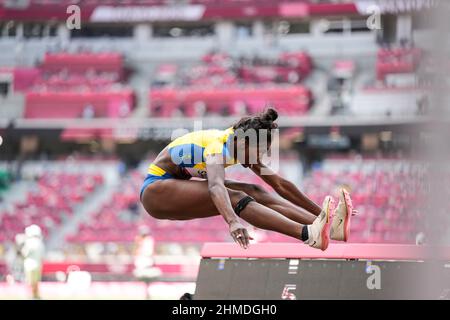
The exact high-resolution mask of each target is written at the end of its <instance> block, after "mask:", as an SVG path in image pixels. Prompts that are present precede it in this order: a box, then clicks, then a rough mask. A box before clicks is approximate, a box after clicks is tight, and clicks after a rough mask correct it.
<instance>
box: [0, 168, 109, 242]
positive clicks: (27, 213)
mask: <svg viewBox="0 0 450 320" xmlns="http://www.w3.org/2000/svg"><path fill="white" fill-rule="evenodd" d="M102 181H103V177H102V176H101V175H100V174H73V173H51V172H48V173H45V174H44V175H42V176H41V177H39V179H38V180H37V182H36V184H35V185H33V187H32V188H31V189H30V190H28V192H27V194H26V196H25V201H23V202H18V203H14V204H13V207H12V208H7V209H4V211H3V212H1V213H0V242H3V241H12V240H13V239H14V236H15V235H16V234H18V233H21V232H23V230H24V228H25V227H26V226H28V225H30V224H33V223H35V224H38V225H39V226H41V228H42V229H43V232H44V234H45V235H48V234H49V232H50V230H52V229H53V228H55V227H57V226H58V225H60V224H61V222H62V221H63V219H64V218H65V217H68V216H71V215H72V214H73V213H74V206H75V205H77V204H80V203H81V202H82V201H83V200H84V199H85V197H86V196H87V195H88V194H89V193H90V192H92V191H93V190H94V189H95V188H96V187H97V186H98V185H100V184H101V183H102Z"/></svg>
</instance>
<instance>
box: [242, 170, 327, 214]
mask: <svg viewBox="0 0 450 320" xmlns="http://www.w3.org/2000/svg"><path fill="white" fill-rule="evenodd" d="M250 168H251V169H252V171H253V172H254V173H255V174H256V175H258V176H259V177H261V179H263V180H264V181H265V182H266V183H267V184H268V185H270V186H271V187H272V188H273V189H274V190H275V191H276V192H277V193H278V194H279V195H280V196H282V197H283V198H285V199H286V200H289V201H290V202H292V203H293V204H295V205H297V206H299V207H302V208H303V209H306V210H308V211H309V212H311V213H313V214H314V215H316V216H317V215H319V214H320V212H321V211H322V208H321V207H319V206H318V205H317V204H316V203H315V202H314V201H312V200H311V199H310V198H308V197H307V196H306V195H305V194H304V193H303V192H301V191H300V190H299V189H298V188H297V187H296V186H295V184H293V183H292V182H290V181H289V180H286V179H284V178H283V177H280V176H279V175H278V174H276V173H275V172H274V171H273V170H272V169H270V168H269V167H267V166H266V165H265V164H263V163H258V164H254V165H252V166H250ZM263 168H264V171H265V174H261V169H263ZM268 173H270V174H268Z"/></svg>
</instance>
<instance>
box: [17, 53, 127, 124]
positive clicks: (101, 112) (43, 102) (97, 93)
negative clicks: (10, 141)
mask: <svg viewBox="0 0 450 320" xmlns="http://www.w3.org/2000/svg"><path fill="white" fill-rule="evenodd" d="M19 71H20V72H19ZM124 76H125V71H124V65H123V58H122V56H121V55H120V54H118V53H52V54H50V53H48V54H46V55H45V56H44V60H43V62H42V64H41V65H40V66H39V67H37V68H34V69H24V70H18V71H17V72H15V82H14V83H15V87H16V88H17V89H18V90H19V91H23V92H25V111H24V117H25V118H81V117H84V118H94V117H105V118H118V117H126V116H128V115H129V114H130V112H131V111H132V109H133V106H134V92H133V91H132V90H131V89H129V88H127V87H125V86H124V85H123V84H122V81H123V80H124Z"/></svg>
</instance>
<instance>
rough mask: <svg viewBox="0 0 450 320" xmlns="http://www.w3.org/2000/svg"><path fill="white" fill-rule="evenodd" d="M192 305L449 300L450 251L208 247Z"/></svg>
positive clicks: (370, 246)
mask: <svg viewBox="0 0 450 320" xmlns="http://www.w3.org/2000/svg"><path fill="white" fill-rule="evenodd" d="M201 255H202V261H201V264H200V269H199V274H198V278H197V287H196V293H195V295H194V299H245V300H261V299H286V300H289V299H291V300H294V299H450V247H425V246H415V245H389V244H330V246H329V247H328V249H327V250H326V251H325V252H322V251H320V250H316V249H312V248H309V247H308V246H305V245H303V244H293V243H267V244H253V245H251V246H250V248H249V249H247V250H243V249H241V248H240V247H238V246H237V245H235V244H231V243H230V244H228V243H206V244H205V245H204V246H203V248H202V252H201Z"/></svg>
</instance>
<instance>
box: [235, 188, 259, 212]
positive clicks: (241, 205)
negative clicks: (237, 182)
mask: <svg viewBox="0 0 450 320" xmlns="http://www.w3.org/2000/svg"><path fill="white" fill-rule="evenodd" d="M229 192H230V199H231V202H232V204H233V209H234V212H235V213H236V214H237V215H238V216H240V215H241V212H242V211H243V210H244V209H245V208H246V207H247V206H248V204H249V203H250V202H252V201H255V199H254V198H253V197H251V196H249V195H248V194H247V193H245V192H244V191H238V190H229Z"/></svg>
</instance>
